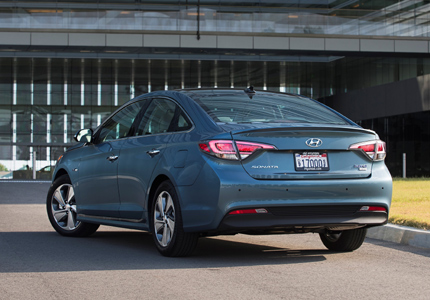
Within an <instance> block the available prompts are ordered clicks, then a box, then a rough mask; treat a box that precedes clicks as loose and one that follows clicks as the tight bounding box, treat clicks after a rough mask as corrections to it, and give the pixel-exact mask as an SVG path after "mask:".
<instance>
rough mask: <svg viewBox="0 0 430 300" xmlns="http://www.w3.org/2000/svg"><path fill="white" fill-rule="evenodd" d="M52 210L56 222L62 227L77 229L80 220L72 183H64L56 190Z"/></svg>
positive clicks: (69, 229) (52, 200) (68, 229)
mask: <svg viewBox="0 0 430 300" xmlns="http://www.w3.org/2000/svg"><path fill="white" fill-rule="evenodd" d="M51 211H52V216H53V217H54V220H55V222H56V223H57V224H58V226H60V227H61V228H62V229H64V230H67V231H71V230H75V229H76V228H77V227H78V226H79V224H80V222H79V221H77V220H76V202H75V193H74V190H73V186H72V185H71V184H62V185H60V186H59V187H57V189H56V190H55V191H54V194H53V195H52V199H51Z"/></svg>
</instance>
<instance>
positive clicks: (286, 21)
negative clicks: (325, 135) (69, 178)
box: [0, 0, 430, 178]
mask: <svg viewBox="0 0 430 300" xmlns="http://www.w3.org/2000/svg"><path fill="white" fill-rule="evenodd" d="M0 31H2V33H3V32H6V33H8V34H10V36H13V35H14V33H15V32H19V33H20V34H26V33H25V32H27V33H28V34H29V36H30V32H31V33H44V34H45V35H43V36H44V37H46V33H50V32H54V33H55V32H57V33H67V34H70V33H109V34H111V33H131V34H133V33H134V34H136V36H137V35H141V34H144V33H145V34H150V35H151V34H152V35H153V36H154V35H156V34H159V33H161V34H169V36H178V35H181V34H182V33H184V35H188V36H190V35H194V34H195V33H196V32H199V33H202V34H206V35H218V34H219V35H224V36H230V35H232V36H233V35H239V36H248V37H249V36H262V37H313V38H315V39H318V38H321V37H324V38H327V37H329V38H339V39H340V40H341V39H342V38H348V39H349V38H351V39H367V40H371V39H372V38H377V39H379V40H389V39H390V38H389V37H395V38H396V39H399V40H401V41H418V42H420V45H422V43H424V44H426V43H429V42H430V39H429V38H430V2H429V1H419V0H417V1H404V0H403V1H402V0H360V1H358V0H348V1H344V0H324V1H320V0H306V1H264V0H262V1H248V0H243V1H226V0H217V1H215V0H200V1H197V0H176V1H173V0H163V1H149V0H123V1H113V0H96V1H84V0H82V1H69V0H67V1H62V0H57V1H21V0H13V1H3V0H0ZM41 36H42V35H41ZM132 36H133V35H132ZM41 39H42V37H40V36H39V40H37V41H38V42H41V41H42V40H43V39H42V40H41ZM312 40H313V39H312ZM29 41H30V39H29ZM33 42H34V41H33V40H31V43H30V42H29V43H30V44H28V45H27V44H25V45H24V44H22V45H21V44H19V38H18V43H16V42H15V44H12V45H8V44H7V41H6V42H5V41H2V42H1V44H2V45H1V46H0V163H1V164H3V165H5V166H6V167H7V168H8V169H9V170H16V169H19V168H21V167H24V168H26V167H27V166H32V165H33V162H32V159H34V158H36V168H37V169H41V168H42V167H44V166H49V165H53V164H55V160H56V159H57V157H58V156H59V155H60V154H61V153H62V152H63V151H64V149H65V147H67V146H68V145H70V144H71V143H73V135H74V134H75V133H76V132H77V131H78V130H79V129H81V128H95V127H96V126H98V125H99V124H100V123H101V122H102V121H103V120H104V119H105V118H106V117H107V116H108V115H109V114H110V113H112V112H113V111H114V110H115V109H116V108H118V107H119V106H120V105H122V104H123V103H125V102H126V101H128V100H129V99H131V98H134V97H135V96H138V95H140V94H143V93H148V92H151V91H156V90H167V89H180V88H195V87H215V88H218V87H219V88H222V87H239V88H245V87H247V86H249V85H253V86H254V87H255V88H256V89H257V90H258V89H261V90H270V91H280V92H290V93H297V94H302V95H304V96H308V97H311V98H314V99H319V100H320V101H322V102H324V101H325V100H324V99H325V98H326V97H330V96H332V95H339V94H344V93H348V92H351V91H359V90H362V89H366V88H369V87H374V86H380V85H383V84H387V83H392V82H397V81H401V80H405V79H410V78H416V77H419V76H422V75H426V74H430V58H429V57H428V54H423V53H412V52H413V51H411V53H402V54H398V53H395V52H392V53H387V52H384V53H378V52H373V53H370V52H368V53H361V52H360V53H358V52H356V53H354V52H336V51H335V52H332V53H328V52H327V53H325V52H324V51H322V50H321V51H313V52H312V51H307V52H306V51H305V52H303V53H301V52H300V51H295V52H294V51H290V52H288V51H283V50H282V49H278V50H273V49H272V50H271V49H264V50H258V49H257V50H256V49H254V50H249V51H248V50H246V49H224V48H205V49H199V48H192V47H190V48H181V49H176V48H174V47H172V48H168V47H161V48H159V47H146V48H145V47H141V46H139V47H137V46H136V47H120V46H109V47H108V46H106V47H105V46H100V47H98V46H85V47H81V46H76V45H74V46H67V47H66V46H65V47H62V46H59V44H58V45H57V44H55V45H56V46H52V44H49V42H48V43H47V44H43V43H42V44H33ZM66 44H67V43H66ZM106 45H107V44H106ZM115 45H116V44H115ZM408 45H409V44H408ZM428 45H430V44H428ZM269 48H270V47H269ZM424 48H425V47H424ZM97 55H100V56H97ZM103 55H109V56H103ZM336 55H337V56H336ZM340 55H342V56H340ZM14 56H15V57H14ZM41 57H44V58H41ZM91 57H100V58H91ZM116 58H117V59H116ZM138 58H139V59H138ZM149 58H151V59H149ZM182 58H183V59H182ZM407 101H408V99H405V105H407ZM423 103H426V102H425V101H423ZM334 109H336V107H334ZM369 109H371V108H369ZM428 109H429V108H427V107H423V108H422V112H417V113H416V114H415V113H414V114H405V115H398V116H387V117H382V118H380V119H369V120H367V119H364V120H363V119H362V120H354V121H359V122H361V124H362V126H363V127H365V128H371V129H374V130H376V131H377V132H378V133H379V134H380V136H381V138H382V139H384V140H386V141H387V146H388V157H387V164H388V166H389V168H390V170H391V171H392V172H393V175H396V176H398V175H400V173H399V165H398V164H399V163H401V159H399V158H398V156H399V155H400V153H403V152H402V151H405V153H407V154H408V162H409V163H408V174H410V175H412V176H415V175H419V176H421V175H424V176H430V171H429V170H430V166H429V164H430V163H429V160H428V159H427V157H426V155H425V154H424V153H426V151H427V152H430V145H429V144H428V142H427V140H428V134H429V133H428V122H429V119H430V115H429V111H428ZM426 124H427V125H426ZM426 126H427V127H426ZM399 132H403V135H400V134H399ZM405 132H408V134H405ZM409 132H413V134H409ZM34 155H36V157H34ZM27 171H28V170H27ZM2 172H3V171H1V165H0V177H1V176H3V175H6V176H7V177H8V176H9V177H11V176H12V175H11V174H9V173H10V172H9V173H6V172H3V173H2ZM9 177H8V178H9Z"/></svg>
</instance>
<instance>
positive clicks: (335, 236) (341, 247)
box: [320, 228, 367, 252]
mask: <svg viewBox="0 0 430 300" xmlns="http://www.w3.org/2000/svg"><path fill="white" fill-rule="evenodd" d="M366 233H367V229H366V228H358V229H351V230H344V231H329V230H326V231H325V232H323V233H320V238H321V241H322V242H323V244H324V245H325V246H326V247H327V248H328V249H329V250H332V251H342V252H348V251H354V250H357V249H358V248H360V246H361V245H362V244H363V242H364V239H365V238H366Z"/></svg>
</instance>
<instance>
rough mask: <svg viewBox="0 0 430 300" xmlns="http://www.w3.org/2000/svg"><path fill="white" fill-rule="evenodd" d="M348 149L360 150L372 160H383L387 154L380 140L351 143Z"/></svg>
mask: <svg viewBox="0 0 430 300" xmlns="http://www.w3.org/2000/svg"><path fill="white" fill-rule="evenodd" d="M349 150H361V151H363V152H364V153H365V154H366V155H367V157H368V158H369V159H371V160H373V161H379V160H384V159H385V156H387V151H386V147H385V142H383V141H381V140H375V141H369V142H364V143H358V144H353V145H351V146H349Z"/></svg>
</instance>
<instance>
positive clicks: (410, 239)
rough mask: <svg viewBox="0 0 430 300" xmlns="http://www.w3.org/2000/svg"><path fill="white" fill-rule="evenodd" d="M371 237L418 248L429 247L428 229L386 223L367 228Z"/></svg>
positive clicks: (429, 232)
mask: <svg viewBox="0 0 430 300" xmlns="http://www.w3.org/2000/svg"><path fill="white" fill-rule="evenodd" d="M367 237H368V238H371V239H377V240H383V241H387V242H394V243H398V244H404V245H409V246H414V247H419V248H425V249H430V231H428V230H422V229H416V228H412V227H406V226H399V225H393V224H386V225H384V226H377V227H372V228H369V229H368V230H367Z"/></svg>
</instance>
